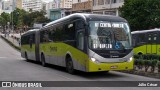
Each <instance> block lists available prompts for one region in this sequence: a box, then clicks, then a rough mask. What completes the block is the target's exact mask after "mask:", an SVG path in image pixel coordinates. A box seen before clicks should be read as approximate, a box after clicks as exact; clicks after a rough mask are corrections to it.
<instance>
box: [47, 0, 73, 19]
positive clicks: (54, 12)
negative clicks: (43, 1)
mask: <svg viewBox="0 0 160 90" xmlns="http://www.w3.org/2000/svg"><path fill="white" fill-rule="evenodd" d="M71 9H72V0H53V1H52V2H49V3H48V4H47V5H46V11H47V17H48V18H49V19H51V20H52V21H54V20H56V19H59V18H62V17H64V16H67V15H69V14H70V10H71Z"/></svg>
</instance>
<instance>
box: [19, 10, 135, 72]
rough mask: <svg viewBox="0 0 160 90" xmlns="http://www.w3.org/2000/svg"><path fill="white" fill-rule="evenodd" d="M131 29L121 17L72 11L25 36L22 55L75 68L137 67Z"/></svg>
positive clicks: (86, 69)
mask: <svg viewBox="0 0 160 90" xmlns="http://www.w3.org/2000/svg"><path fill="white" fill-rule="evenodd" d="M131 40H132V39H131V33H130V28H129V25H128V23H127V21H126V20H125V19H123V18H121V17H117V16H109V15H96V14H83V13H81V14H79V13H76V14H72V15H69V16H66V17H63V18H61V19H58V20H56V21H53V22H50V23H48V24H47V25H45V26H44V27H43V28H41V29H39V30H31V31H28V32H27V33H25V34H24V35H22V39H21V42H22V45H21V47H22V49H21V54H22V57H24V58H26V59H27V60H28V59H30V60H35V61H39V62H41V63H42V65H43V66H45V65H46V63H49V64H53V65H58V66H62V67H66V69H67V71H68V72H69V73H73V72H74V70H80V71H84V72H99V71H106V72H108V71H110V70H130V69H133V62H134V60H133V48H132V41H131Z"/></svg>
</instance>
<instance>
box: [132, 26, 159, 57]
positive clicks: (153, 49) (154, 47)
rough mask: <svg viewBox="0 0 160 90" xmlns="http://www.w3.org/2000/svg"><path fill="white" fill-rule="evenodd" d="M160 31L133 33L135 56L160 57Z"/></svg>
mask: <svg viewBox="0 0 160 90" xmlns="http://www.w3.org/2000/svg"><path fill="white" fill-rule="evenodd" d="M159 36H160V29H151V30H141V31H133V32H132V39H133V40H132V41H133V47H134V54H139V55H141V54H157V55H160V45H159V44H160V37H159Z"/></svg>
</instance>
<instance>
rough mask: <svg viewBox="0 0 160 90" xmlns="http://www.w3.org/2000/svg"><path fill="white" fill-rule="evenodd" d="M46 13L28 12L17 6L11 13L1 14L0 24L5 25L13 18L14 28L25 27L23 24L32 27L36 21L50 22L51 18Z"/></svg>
mask: <svg viewBox="0 0 160 90" xmlns="http://www.w3.org/2000/svg"><path fill="white" fill-rule="evenodd" d="M45 14H46V13H45V12H44V11H36V12H26V11H25V10H23V9H18V8H16V10H14V11H13V12H11V14H8V13H2V14H1V16H0V25H1V26H5V25H7V22H10V21H11V20H13V25H14V28H19V27H20V28H23V26H29V27H32V26H33V24H34V23H48V22H49V21H50V20H49V19H47V18H46V17H45ZM10 24H12V22H10Z"/></svg>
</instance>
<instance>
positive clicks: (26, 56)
mask: <svg viewBox="0 0 160 90" xmlns="http://www.w3.org/2000/svg"><path fill="white" fill-rule="evenodd" d="M25 58H26V61H27V62H28V61H29V59H28V55H27V53H26V52H25Z"/></svg>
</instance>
